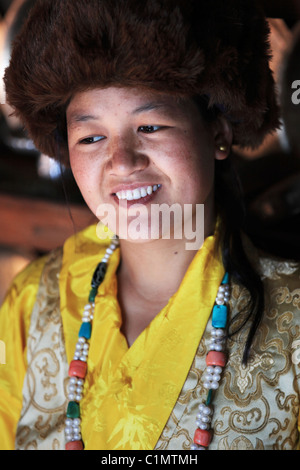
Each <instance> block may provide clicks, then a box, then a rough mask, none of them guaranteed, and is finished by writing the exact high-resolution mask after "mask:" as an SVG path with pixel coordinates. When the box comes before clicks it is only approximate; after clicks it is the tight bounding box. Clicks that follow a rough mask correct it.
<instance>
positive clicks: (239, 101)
mask: <svg viewBox="0 0 300 470" xmlns="http://www.w3.org/2000/svg"><path fill="white" fill-rule="evenodd" d="M268 34H269V29H268V25H267V22H266V21H265V18H264V16H263V13H262V11H261V10H260V8H259V6H257V5H256V3H255V1H254V0H214V1H212V0H150V1H146V2H144V1H141V0H88V1H86V0H63V1H62V0H37V3H36V5H35V6H34V8H33V10H32V13H31V15H30V16H29V18H28V20H27V22H26V24H25V25H24V27H23V29H22V31H21V33H20V35H19V36H18V38H17V40H16V41H15V44H14V48H13V52H12V56H11V63H10V66H9V67H8V68H7V69H6V73H5V78H4V80H5V86H6V93H7V101H8V102H9V103H10V104H11V106H12V107H13V108H14V109H15V112H16V114H17V115H18V116H19V117H20V119H21V121H22V122H23V123H24V125H25V127H26V128H27V130H28V132H29V134H30V136H31V137H32V139H33V141H34V143H35V145H36V147H37V148H38V149H39V150H40V151H41V152H43V153H45V154H47V155H49V156H52V157H54V158H57V155H58V138H57V135H58V134H59V135H61V134H62V132H59V133H58V132H57V129H60V130H61V128H63V122H64V116H65V109H66V106H67V104H68V102H69V100H70V99H71V97H72V95H73V94H74V93H76V92H77V91H79V90H83V89H86V88H88V87H105V86H108V85H122V86H132V87H147V88H152V89H155V90H159V91H163V92H169V93H173V94H176V95H179V96H194V95H205V96H206V97H207V98H208V99H209V105H210V106H213V105H215V106H217V107H218V108H219V109H221V111H222V112H223V113H224V114H225V115H226V117H227V118H228V119H229V120H230V121H231V122H232V125H233V132H234V143H235V144H239V145H241V146H252V147H254V146H257V145H258V144H259V143H260V142H261V141H262V139H263V138H264V136H265V135H266V133H268V132H270V131H272V130H273V129H274V128H276V127H277V125H278V109H277V104H276V98H275V92H274V82H273V77H272V73H271V71H270V69H269V64H268V62H269V52H270V51H269V44H268ZM59 143H60V153H61V155H62V156H63V157H64V158H65V159H67V157H68V150H67V142H66V139H65V138H64V139H62V140H61V141H60V142H59Z"/></svg>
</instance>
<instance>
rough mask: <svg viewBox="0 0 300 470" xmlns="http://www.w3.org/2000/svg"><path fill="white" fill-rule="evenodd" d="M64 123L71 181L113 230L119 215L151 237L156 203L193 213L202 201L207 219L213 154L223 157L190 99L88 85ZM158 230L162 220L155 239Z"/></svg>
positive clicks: (211, 203)
mask: <svg viewBox="0 0 300 470" xmlns="http://www.w3.org/2000/svg"><path fill="white" fill-rule="evenodd" d="M67 128H68V145H69V155H70V164H71V168H72V171H73V174H74V177H75V180H76V182H77V184H78V186H79V189H80V191H81V193H82V195H83V197H84V199H85V201H86V203H87V205H88V206H89V207H90V209H91V210H92V212H93V213H94V214H95V215H97V216H98V218H100V219H102V221H103V222H104V223H105V225H107V226H108V227H109V228H110V229H111V230H112V231H113V232H116V233H118V232H120V231H121V225H120V223H119V221H120V220H121V219H122V221H124V220H125V221H126V224H127V228H128V226H129V225H130V224H131V226H132V227H136V228H137V231H140V234H144V238H143V237H142V236H140V239H141V238H143V239H146V238H149V237H150V238H151V236H150V235H149V234H150V227H151V230H152V232H151V233H156V234H157V231H155V230H154V231H153V228H154V227H153V225H154V223H158V222H157V218H156V219H155V220H156V222H153V217H152V218H151V210H150V209H151V207H153V206H154V205H161V204H167V205H168V207H171V206H172V205H174V204H175V205H176V206H173V207H178V206H180V207H181V208H184V205H187V204H189V205H192V206H190V207H192V208H193V210H192V214H193V215H192V217H194V216H195V213H196V212H195V210H196V205H197V204H204V214H205V225H206V227H207V228H208V226H209V225H210V224H211V223H212V220H213V217H214V164H215V159H216V158H225V157H226V156H227V155H225V153H224V152H223V153H222V152H221V153H220V151H219V150H218V146H217V140H218V139H219V138H220V132H218V130H217V129H216V128H215V127H214V126H212V125H210V126H208V125H207V123H205V122H204V121H203V119H202V117H201V115H200V112H199V111H198V108H197V106H196V105H195V104H194V102H193V101H191V100H188V99H186V100H178V99H177V98H175V97H172V96H170V95H167V94H161V93H159V92H155V91H145V90H138V89H132V88H118V87H109V88H105V89H91V90H87V91H84V92H82V93H78V94H76V95H75V96H74V97H73V99H72V101H71V102H70V104H69V106H68V109H67ZM220 143H222V142H220ZM109 207H111V209H112V210H111V213H109V212H105V211H104V208H109ZM138 207H139V208H140V212H137V208H138ZM156 207H158V206H156ZM138 214H140V216H138ZM113 219H114V220H113ZM134 221H136V222H138V224H135V225H134ZM137 225H139V228H138V227H137ZM123 228H124V227H123ZM173 228H174V227H173ZM163 230H164V229H163V228H162V226H161V219H160V223H159V228H158V232H159V236H158V237H161V236H162V235H163ZM132 233H133V232H132ZM146 233H147V235H146ZM119 235H120V233H119ZM128 236H129V238H130V237H131V235H130V234H128V233H127V237H128ZM121 237H122V234H121ZM131 238H132V239H133V238H134V237H133V236H132V237H131ZM152 238H153V237H152Z"/></svg>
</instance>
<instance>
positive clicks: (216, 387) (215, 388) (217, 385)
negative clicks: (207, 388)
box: [211, 382, 219, 390]
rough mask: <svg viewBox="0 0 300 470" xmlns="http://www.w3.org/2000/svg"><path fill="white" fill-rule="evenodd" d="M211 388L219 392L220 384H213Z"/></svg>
mask: <svg viewBox="0 0 300 470" xmlns="http://www.w3.org/2000/svg"><path fill="white" fill-rule="evenodd" d="M211 388H212V389H213V390H217V389H218V388H219V383H218V382H211Z"/></svg>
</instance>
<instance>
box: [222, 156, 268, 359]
mask: <svg viewBox="0 0 300 470" xmlns="http://www.w3.org/2000/svg"><path fill="white" fill-rule="evenodd" d="M215 185H216V186H215V202H216V207H217V210H218V213H219V216H220V236H221V239H220V243H221V249H222V257H223V263H224V268H225V270H226V272H228V274H229V275H230V276H231V277H233V278H234V279H235V280H236V281H237V282H238V283H239V284H240V285H242V286H244V287H245V288H246V289H247V290H248V292H249V294H250V297H249V301H248V304H247V305H246V306H245V307H244V308H243V310H242V311H240V312H238V313H237V314H236V315H235V317H234V318H232V319H231V321H230V324H229V332H228V336H229V337H233V336H234V335H235V334H236V333H238V332H239V331H240V330H241V329H242V328H243V327H245V326H246V324H248V325H249V331H248V336H247V339H246V343H245V348H244V353H243V361H242V362H243V364H246V363H247V361H248V359H249V355H250V350H251V345H252V343H253V339H254V336H255V333H256V331H257V328H258V326H259V324H260V322H261V319H262V316H263V312H264V304H265V300H264V297H265V295H264V286H263V282H262V280H261V277H260V275H259V273H258V272H257V271H256V270H255V268H254V267H253V265H252V263H251V262H250V260H249V258H248V256H247V253H246V251H245V247H244V244H243V233H246V232H247V229H246V220H247V217H246V209H245V206H244V203H243V194H242V189H241V185H240V182H239V178H238V175H237V173H236V171H235V168H234V166H233V163H232V161H231V158H230V156H229V157H228V158H227V159H226V160H222V161H217V162H216V175H215ZM245 312H247V314H246V315H245ZM237 320H238V321H237ZM233 324H239V326H238V327H237V328H236V329H234V328H233Z"/></svg>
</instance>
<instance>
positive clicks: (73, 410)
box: [67, 401, 80, 418]
mask: <svg viewBox="0 0 300 470" xmlns="http://www.w3.org/2000/svg"><path fill="white" fill-rule="evenodd" d="M67 418H80V407H79V403H77V402H76V401H70V402H69V403H68V409H67Z"/></svg>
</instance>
